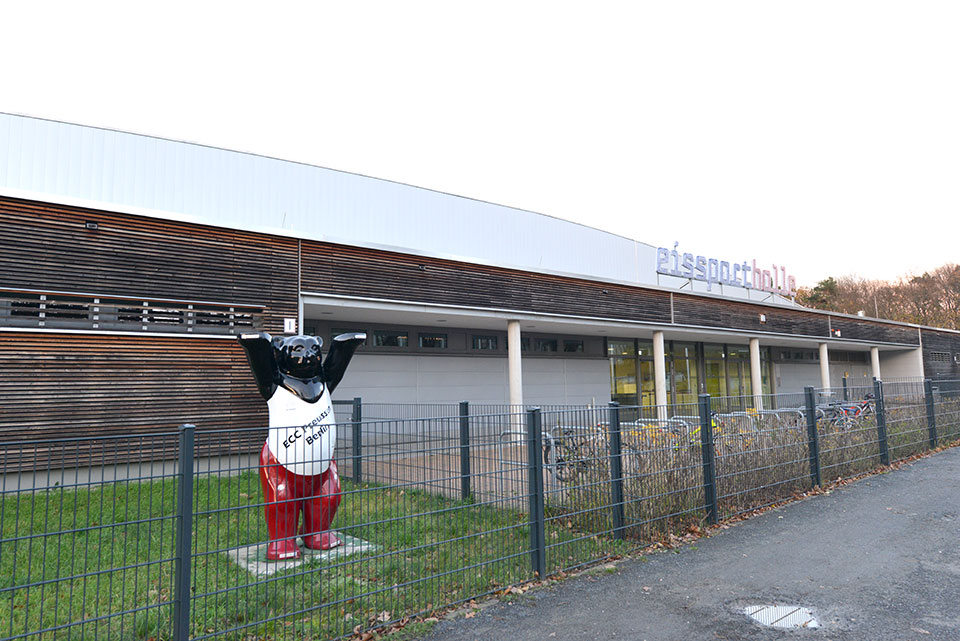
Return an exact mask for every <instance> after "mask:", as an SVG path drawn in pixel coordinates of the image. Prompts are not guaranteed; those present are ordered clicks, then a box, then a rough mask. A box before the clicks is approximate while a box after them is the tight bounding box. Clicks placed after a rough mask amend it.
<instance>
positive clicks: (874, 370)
mask: <svg viewBox="0 0 960 641" xmlns="http://www.w3.org/2000/svg"><path fill="white" fill-rule="evenodd" d="M870 370H871V372H870V375H871V376H873V377H874V378H875V379H877V380H878V381H882V380H883V378H882V377H881V376H880V349H879V348H877V347H871V348H870Z"/></svg>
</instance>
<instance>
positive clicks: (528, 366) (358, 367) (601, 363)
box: [334, 354, 610, 405]
mask: <svg viewBox="0 0 960 641" xmlns="http://www.w3.org/2000/svg"><path fill="white" fill-rule="evenodd" d="M523 382H524V385H523V397H524V403H525V404H527V405H536V404H585V403H590V402H596V403H602V404H605V403H608V402H609V401H610V365H609V363H608V362H607V361H606V360H604V359H561V358H550V359H546V358H544V359H537V358H528V359H524V361H523ZM355 396H360V397H362V398H363V400H364V401H365V402H368V403H458V402H460V401H464V400H466V401H470V402H472V403H497V404H505V403H506V402H507V359H506V358H480V357H470V356H420V355H411V354H357V355H356V356H354V358H353V361H352V362H351V363H350V368H349V369H348V370H347V375H346V377H344V379H343V382H342V383H341V384H340V386H339V387H338V388H337V391H336V393H335V394H334V398H336V399H341V400H346V399H350V398H353V397H355Z"/></svg>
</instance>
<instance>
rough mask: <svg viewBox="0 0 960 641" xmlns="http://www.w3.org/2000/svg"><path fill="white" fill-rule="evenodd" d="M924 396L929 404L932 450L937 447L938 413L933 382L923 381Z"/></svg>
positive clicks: (928, 424)
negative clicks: (934, 401) (935, 406)
mask: <svg viewBox="0 0 960 641" xmlns="http://www.w3.org/2000/svg"><path fill="white" fill-rule="evenodd" d="M923 396H924V399H925V400H926V402H927V430H928V431H929V432H930V449H931V450H933V449H936V447H937V411H936V409H935V408H934V404H933V381H932V380H930V379H929V378H927V379H924V381H923Z"/></svg>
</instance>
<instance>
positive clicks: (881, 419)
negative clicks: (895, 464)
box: [873, 379, 890, 465]
mask: <svg viewBox="0 0 960 641" xmlns="http://www.w3.org/2000/svg"><path fill="white" fill-rule="evenodd" d="M873 395H874V396H875V397H876V398H875V399H874V402H875V403H876V404H877V440H878V441H879V442H880V463H881V465H890V448H889V447H888V445H887V416H886V412H885V409H886V408H885V407H884V402H883V381H881V380H878V379H874V380H873Z"/></svg>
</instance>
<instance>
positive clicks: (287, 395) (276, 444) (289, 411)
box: [267, 387, 337, 476]
mask: <svg viewBox="0 0 960 641" xmlns="http://www.w3.org/2000/svg"><path fill="white" fill-rule="evenodd" d="M267 409H268V410H269V412H270V432H269V434H268V435H267V447H269V448H270V451H271V452H272V453H273V455H274V456H276V457H277V461H279V462H280V464H281V465H283V466H284V467H285V468H287V469H288V470H290V471H291V472H293V473H294V474H300V475H301V476H316V475H317V474H323V473H324V472H325V471H326V470H327V467H329V466H330V459H332V458H333V448H334V446H335V444H336V442H337V426H336V420H335V419H334V416H333V405H332V404H331V403H330V392H328V391H327V390H326V389H324V390H323V395H322V396H321V397H320V399H319V400H318V401H317V402H316V403H307V402H306V401H303V400H301V399H300V398H298V397H297V396H296V395H295V394H293V393H292V392H290V391H288V390H287V389H285V388H283V387H277V391H276V392H274V394H273V396H272V397H271V398H270V400H269V401H267Z"/></svg>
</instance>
